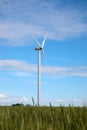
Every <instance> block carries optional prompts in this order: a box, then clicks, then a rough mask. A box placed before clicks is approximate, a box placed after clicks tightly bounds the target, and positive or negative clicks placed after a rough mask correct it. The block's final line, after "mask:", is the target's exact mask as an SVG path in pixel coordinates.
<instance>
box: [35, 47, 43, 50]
mask: <svg viewBox="0 0 87 130" xmlns="http://www.w3.org/2000/svg"><path fill="white" fill-rule="evenodd" d="M42 49H43V48H42V47H39V48H35V50H37V51H40V50H42Z"/></svg>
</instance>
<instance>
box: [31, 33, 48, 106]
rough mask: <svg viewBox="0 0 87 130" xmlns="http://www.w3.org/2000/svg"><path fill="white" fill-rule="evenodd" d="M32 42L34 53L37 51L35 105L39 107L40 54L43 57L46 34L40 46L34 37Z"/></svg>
mask: <svg viewBox="0 0 87 130" xmlns="http://www.w3.org/2000/svg"><path fill="white" fill-rule="evenodd" d="M33 38H34V40H35V41H36V43H37V45H38V47H37V48H35V50H36V51H38V65H37V70H38V72H37V105H38V106H39V105H40V52H41V51H42V53H43V55H44V45H45V41H46V38H47V34H46V35H45V37H44V39H43V41H42V44H40V43H39V41H38V40H37V39H36V37H33Z"/></svg>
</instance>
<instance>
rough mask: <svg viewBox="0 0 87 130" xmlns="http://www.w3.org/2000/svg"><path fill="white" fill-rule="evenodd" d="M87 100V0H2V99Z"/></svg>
mask: <svg viewBox="0 0 87 130" xmlns="http://www.w3.org/2000/svg"><path fill="white" fill-rule="evenodd" d="M46 33H47V39H46V42H45V45H44V52H45V57H44V56H43V55H42V52H41V86H40V105H49V103H50V102H51V104H52V105H69V104H72V105H87V1H86V0H66V1H65V0H25V1H24V0H0V105H11V104H14V103H24V104H32V98H33V99H34V101H35V104H37V60H38V59H37V56H38V52H37V51H35V50H34V48H35V47H37V44H36V41H35V40H34V39H33V36H35V37H36V38H37V39H38V41H39V42H40V43H42V41H43V39H44V36H45V34H46Z"/></svg>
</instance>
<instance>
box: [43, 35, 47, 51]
mask: <svg viewBox="0 0 87 130" xmlns="http://www.w3.org/2000/svg"><path fill="white" fill-rule="evenodd" d="M46 38H47V33H46V35H45V37H44V40H43V42H42V49H43V48H44V44H45V41H46Z"/></svg>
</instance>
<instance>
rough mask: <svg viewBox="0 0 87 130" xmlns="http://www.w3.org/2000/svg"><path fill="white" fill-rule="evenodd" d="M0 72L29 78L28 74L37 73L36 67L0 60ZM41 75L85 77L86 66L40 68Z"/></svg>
mask: <svg viewBox="0 0 87 130" xmlns="http://www.w3.org/2000/svg"><path fill="white" fill-rule="evenodd" d="M0 70H1V71H2V70H9V71H16V72H17V74H16V73H14V72H13V73H12V74H14V75H16V76H29V74H30V73H36V72H37V66H36V65H34V64H29V63H27V62H25V61H20V60H0ZM41 72H42V73H43V74H50V75H51V76H53V75H57V76H81V77H87V66H79V67H61V66H42V67H41Z"/></svg>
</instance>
